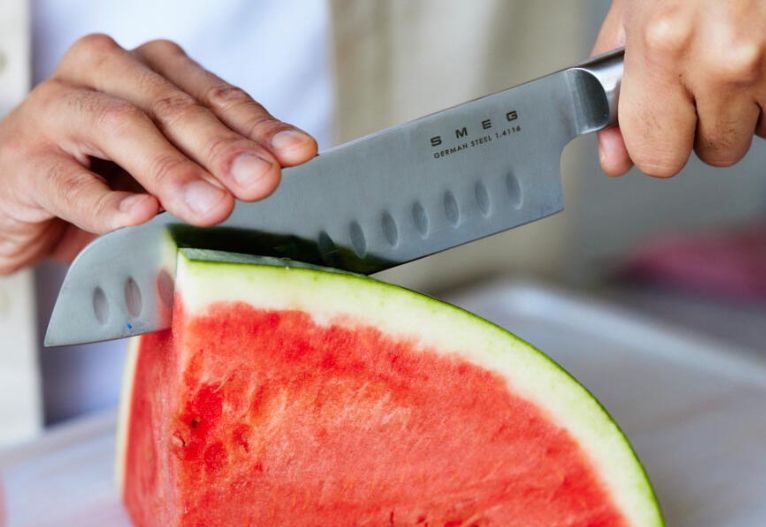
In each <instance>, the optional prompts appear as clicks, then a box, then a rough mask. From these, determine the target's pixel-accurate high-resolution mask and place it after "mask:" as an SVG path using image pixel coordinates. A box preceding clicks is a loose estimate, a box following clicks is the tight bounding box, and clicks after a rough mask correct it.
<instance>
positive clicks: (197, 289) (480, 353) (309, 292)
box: [118, 251, 663, 527]
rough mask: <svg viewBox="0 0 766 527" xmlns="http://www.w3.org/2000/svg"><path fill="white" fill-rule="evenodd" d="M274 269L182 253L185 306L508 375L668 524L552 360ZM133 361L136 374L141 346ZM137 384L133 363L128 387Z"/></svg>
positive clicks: (373, 286)
mask: <svg viewBox="0 0 766 527" xmlns="http://www.w3.org/2000/svg"><path fill="white" fill-rule="evenodd" d="M222 259H223V260H226V259H228V260H230V261H228V262H226V261H221V260H222ZM245 262H251V263H250V265H244V263H245ZM253 264H255V265H253ZM273 264H274V262H273V261H271V262H268V264H267V265H264V264H263V263H261V264H260V265H259V264H258V260H257V259H249V258H247V257H245V258H239V257H237V258H234V259H232V257H231V256H230V255H226V254H225V253H215V252H211V251H181V254H180V257H179V259H178V269H177V274H176V284H177V291H180V293H181V297H182V299H183V303H184V309H185V310H186V312H187V313H188V314H192V315H193V314H195V313H203V312H204V311H205V310H206V309H207V307H208V306H209V305H210V304H211V303H214V302H221V301H225V302H228V301H242V302H247V303H248V304H251V305H252V306H254V307H256V308H262V309H276V310H280V309H294V310H299V311H303V312H306V313H310V314H311V315H312V317H313V318H314V320H315V321H316V322H317V323H319V324H327V323H330V322H332V323H339V324H343V323H344V320H346V321H348V320H351V319H353V320H354V321H356V322H359V321H363V322H364V323H365V324H368V325H370V326H374V327H376V328H378V329H380V331H381V332H383V333H384V334H386V335H388V336H392V337H396V336H401V337H402V338H407V339H415V342H417V343H419V345H420V346H422V348H423V349H430V350H434V351H438V352H440V353H445V354H456V355H458V356H460V357H462V358H464V359H466V360H468V361H470V362H472V363H474V364H476V365H478V366H481V367H484V368H486V369H488V370H492V371H494V372H496V373H498V374H501V375H503V376H504V377H505V378H506V379H507V382H508V385H509V387H510V389H511V390H512V391H513V392H514V393H516V394H518V395H519V396H521V397H523V398H524V399H526V400H528V401H531V402H532V403H533V404H535V405H537V406H538V407H540V408H542V409H544V411H545V412H547V413H548V415H550V417H551V419H552V420H553V421H554V422H556V423H559V424H560V425H561V426H562V427H563V428H565V429H566V430H567V431H568V432H569V433H570V435H571V436H572V437H573V438H574V439H575V440H576V441H577V442H578V443H579V444H580V445H581V447H582V448H583V450H584V451H585V452H586V453H587V454H588V455H589V456H590V459H591V460H592V462H593V463H594V466H595V467H596V469H597V471H598V473H599V474H600V475H601V479H602V481H603V483H604V484H605V486H606V487H607V488H609V489H610V492H611V493H612V497H613V499H614V501H615V503H616V505H617V506H618V507H619V509H620V510H622V511H623V513H624V514H625V515H626V517H627V518H628V520H629V522H630V525H631V526H632V527H655V526H656V527H659V526H662V525H663V521H662V517H661V513H660V511H659V506H658V505H657V501H656V498H655V496H654V493H653V491H652V488H651V486H650V484H649V481H648V479H647V477H646V474H645V473H644V471H643V468H642V467H641V465H640V463H639V462H638V460H637V458H636V456H635V454H634V453H633V450H632V449H631V447H630V445H629V443H628V442H627V439H626V438H625V436H624V435H623V434H622V432H621V431H620V430H619V428H618V427H617V425H616V424H615V423H614V421H612V419H611V418H610V417H609V415H608V414H607V412H606V411H605V410H604V408H603V407H602V406H600V405H599V403H598V402H597V401H596V400H595V399H594V398H593V396H592V395H591V394H590V393H589V392H588V391H587V390H586V389H585V388H584V387H583V386H582V385H580V384H579V383H578V382H576V381H575V380H574V379H573V378H572V377H571V376H569V374H567V373H566V372H565V371H564V370H563V369H561V368H560V367H559V366H558V365H557V364H555V363H554V362H553V361H552V360H551V359H549V358H548V357H547V356H545V355H544V354H542V353H541V352H539V351H538V350H536V349H534V348H533V347H532V346H530V345H528V344H526V343H525V342H523V341H521V340H520V339H518V338H517V337H515V336H513V335H512V334H511V333H509V332H507V331H505V330H504V329H502V328H500V327H498V326H495V325H494V324H492V323H490V322H488V321H486V320H483V319H481V318H479V317H477V316H475V315H472V314H470V313H468V312H466V311H463V310H461V309H459V308H457V307H454V306H450V305H449V304H445V303H443V302H439V301H436V300H434V299H431V298H429V297H427V296H424V295H421V294H418V293H415V292H412V291H408V290H406V289H402V288H399V287H396V286H392V285H389V284H385V283H383V282H378V281H375V280H372V279H369V278H366V277H360V276H356V275H348V274H344V273H338V272H328V271H327V270H320V269H317V268H311V267H291V266H290V267H288V266H286V265H281V266H278V265H273ZM129 361H133V362H132V368H135V350H133V352H132V354H131V358H130V359H129ZM130 379H132V370H131V369H130V367H129V368H128V369H127V372H126V383H125V384H130ZM126 397H127V399H126ZM129 400H130V391H129V388H128V389H126V391H125V392H124V393H123V404H122V406H123V411H122V412H121V419H120V421H121V422H120V425H121V428H122V430H121V432H120V433H119V434H118V437H119V436H123V435H124V434H125V433H126V430H127V421H126V420H127V414H128V410H129V408H126V407H127V406H128V405H129ZM126 401H127V402H126ZM118 444H119V445H123V446H122V447H119V448H120V450H118V452H120V454H118V456H124V439H120V440H118ZM120 459H122V457H118V465H119V464H120V461H119V460H120ZM120 473H121V472H120ZM118 481H121V478H120V479H119V480H118Z"/></svg>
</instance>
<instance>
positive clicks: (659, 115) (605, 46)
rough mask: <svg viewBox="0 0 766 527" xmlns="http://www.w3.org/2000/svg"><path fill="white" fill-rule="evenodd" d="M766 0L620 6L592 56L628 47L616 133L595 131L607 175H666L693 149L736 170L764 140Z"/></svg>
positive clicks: (627, 2) (637, 1)
mask: <svg viewBox="0 0 766 527" xmlns="http://www.w3.org/2000/svg"><path fill="white" fill-rule="evenodd" d="M764 28H766V2H763V1H761V0H727V1H725V2H723V1H721V0H614V1H613V3H612V8H611V10H610V11H609V14H608V15H607V17H606V20H605V21H604V24H603V27H602V28H601V32H600V34H599V37H598V40H597V42H596V46H595V49H594V53H601V52H604V51H607V50H609V49H613V48H616V47H620V46H623V45H624V46H625V73H624V77H623V82H622V90H621V93H620V106H619V123H620V124H619V128H611V129H608V130H605V131H603V132H601V133H600V134H599V150H600V156H601V166H602V168H603V169H604V171H605V172H606V173H607V174H609V175H613V176H616V175H621V174H623V173H625V172H626V171H627V170H628V169H629V168H630V167H631V164H632V163H635V164H636V166H637V167H638V168H639V169H641V171H642V172H644V173H646V174H649V175H651V176H657V177H670V176H673V175H675V174H677V173H678V172H679V171H680V170H681V169H682V168H683V167H684V165H685V164H686V162H687V160H688V158H689V155H690V154H691V151H692V149H694V151H696V153H697V155H698V156H699V157H700V159H702V160H703V161H705V162H706V163H708V164H710V165H714V166H730V165H733V164H734V163H736V162H737V161H739V160H740V159H741V158H742V157H743V156H744V155H745V154H746V153H747V151H748V150H749V148H750V145H751V143H752V140H753V135H754V134H757V135H759V136H761V137H763V136H765V135H766V122H765V121H764V118H763V115H762V108H763V107H764V104H766V75H764V73H766V72H765V71H764V65H765V64H764V58H766V30H765V29H764Z"/></svg>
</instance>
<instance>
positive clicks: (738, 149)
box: [694, 92, 761, 167]
mask: <svg viewBox="0 0 766 527" xmlns="http://www.w3.org/2000/svg"><path fill="white" fill-rule="evenodd" d="M720 95H721V93H720V92H719V93H715V94H711V93H704V92H703V94H699V92H698V95H697V114H698V115H699V123H698V124H697V136H696V140H695V144H694V150H695V151H696V152H697V156H699V158H700V159H701V160H702V161H704V162H705V163H707V164H709V165H712V166H717V167H728V166H731V165H733V164H735V163H736V162H737V161H739V160H740V159H742V158H743V157H745V154H747V151H748V150H749V149H750V145H751V144H752V142H753V135H754V134H755V132H756V127H757V125H758V120H759V118H760V114H761V111H760V108H759V107H758V105H757V104H756V103H755V102H754V101H751V100H747V99H746V98H745V99H743V100H738V99H737V97H736V95H735V94H730V95H731V96H730V97H726V98H725V99H722V98H720Z"/></svg>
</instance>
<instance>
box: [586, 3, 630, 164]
mask: <svg viewBox="0 0 766 527" xmlns="http://www.w3.org/2000/svg"><path fill="white" fill-rule="evenodd" d="M623 15H624V9H623V4H622V0H615V1H614V2H612V6H611V8H610V9H609V12H608V13H607V15H606V18H605V19H604V23H603V24H602V26H601V30H600V31H599V34H598V38H597V39H596V43H595V45H594V46H593V52H592V55H599V54H601V53H606V52H607V51H610V50H613V49H615V48H619V47H621V46H624V45H625V26H624V25H623ZM597 136H598V154H599V161H600V163H601V169H602V170H603V171H604V172H605V173H606V174H607V175H609V176H621V175H623V174H624V173H625V172H627V171H628V170H630V167H631V166H632V165H633V163H632V162H631V161H630V156H629V155H628V150H627V148H625V140H624V139H623V138H622V132H621V131H620V129H619V127H612V128H607V129H606V130H602V131H600V132H598V134H597Z"/></svg>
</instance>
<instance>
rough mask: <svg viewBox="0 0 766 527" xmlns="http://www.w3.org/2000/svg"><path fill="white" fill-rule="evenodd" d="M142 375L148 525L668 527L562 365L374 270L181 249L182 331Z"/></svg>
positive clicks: (132, 508)
mask: <svg viewBox="0 0 766 527" xmlns="http://www.w3.org/2000/svg"><path fill="white" fill-rule="evenodd" d="M128 366H129V367H128V368H127V371H126V383H125V387H126V391H125V393H124V397H123V408H122V412H121V431H120V437H121V440H120V442H119V448H118V480H119V483H120V488H121V493H122V496H123V499H124V502H125V504H126V506H127V508H128V511H129V512H130V514H131V517H132V518H133V520H134V522H135V523H136V525H138V526H155V525H157V526H159V525H162V526H181V525H183V526H193V527H199V526H216V525H221V526H223V525H291V526H304V525H305V526H309V525H337V526H343V525H370V526H377V525H386V526H392V525H397V526H398V525H401V526H405V525H422V526H426V525H428V526H446V525H449V526H488V525H498V526H504V527H522V526H523V527H535V526H539V527H558V526H562V527H564V526H567V527H611V526H614V527H623V526H624V527H629V526H631V527H654V526H660V525H662V519H661V515H660V511H659V508H658V505H657V502H656V499H655V497H654V494H653V492H652V489H651V486H650V484H649V482H648V480H647V478H646V475H645V473H644V471H643V469H642V468H641V465H640V464H639V462H638V461H637V459H636V457H635V455H634V453H633V451H632V450H631V448H630V446H629V444H628V442H627V440H626V439H625V437H624V436H623V435H622V433H621V432H620V430H619V429H618V427H617V425H616V424H615V423H614V422H613V421H612V420H611V419H610V418H609V416H608V415H607V413H606V411H605V410H604V409H603V408H602V407H601V406H600V405H599V404H598V403H597V402H596V400H595V399H593V397H592V396H591V395H590V394H589V393H588V392H587V391H586V390H585V389H584V388H583V387H582V386H581V385H580V384H578V383H577V382H576V381H575V380H574V379H572V378H571V377H570V376H569V375H568V374H566V373H565V372H564V371H563V370H562V369H561V368H560V367H559V366H557V365H556V364H555V363H554V362H552V361H551V360H550V359H548V358H547V357H546V356H544V355H543V354H542V353H540V352H539V351H537V350H535V349H534V348H532V347H531V346H529V345H528V344H526V343H524V342H522V341H521V340H519V339H517V338H516V337H514V336H513V335H512V334H510V333H508V332H507V331H505V330H503V329H501V328H499V327H497V326H494V325H493V324H491V323H489V322H487V321H484V320H482V319H480V318H478V317H476V316H474V315H471V314H469V313H467V312H465V311H462V310H460V309H458V308H455V307H453V306H450V305H447V304H444V303H441V302H438V301H436V300H433V299H431V298H428V297H426V296H423V295H420V294H417V293H414V292H411V291H408V290H405V289H401V288H398V287H395V286H392V285H388V284H385V283H381V282H378V281H375V280H372V279H369V278H366V277H360V276H356V275H349V274H345V273H340V272H335V271H331V270H326V269H320V268H315V267H309V266H301V265H287V264H285V262H283V261H279V260H273V259H257V258H251V257H238V256H235V255H231V254H226V253H219V252H213V251H197V250H183V251H181V254H180V255H179V258H178V270H177V283H176V301H175V306H174V315H173V327H172V329H171V330H167V331H163V332H159V333H155V334H151V335H145V336H143V337H141V338H138V339H135V340H134V341H133V342H132V345H131V353H130V358H129V365H128Z"/></svg>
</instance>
